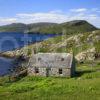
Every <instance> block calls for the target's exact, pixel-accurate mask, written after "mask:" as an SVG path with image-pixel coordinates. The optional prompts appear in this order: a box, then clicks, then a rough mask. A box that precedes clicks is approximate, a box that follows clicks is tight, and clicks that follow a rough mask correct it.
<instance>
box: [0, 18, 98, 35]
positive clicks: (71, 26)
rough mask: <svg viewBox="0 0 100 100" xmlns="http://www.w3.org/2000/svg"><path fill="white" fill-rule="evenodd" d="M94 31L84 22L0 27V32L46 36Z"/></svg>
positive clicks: (93, 28)
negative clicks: (43, 34) (41, 34)
mask: <svg viewBox="0 0 100 100" xmlns="http://www.w3.org/2000/svg"><path fill="white" fill-rule="evenodd" d="M94 30H97V28H96V27H94V26H93V25H91V24H90V23H88V22H87V21H84V20H74V21H70V22H66V23H62V24H56V23H45V22H44V23H33V24H27V25H26V24H22V23H13V24H10V25H5V26H0V31H1V32H25V33H26V32H28V33H30V32H31V33H34V32H36V33H46V34H48V33H50V34H53V33H54V34H59V33H62V32H63V31H64V33H65V34H77V33H83V32H89V31H94Z"/></svg>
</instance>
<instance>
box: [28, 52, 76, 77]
mask: <svg viewBox="0 0 100 100" xmlns="http://www.w3.org/2000/svg"><path fill="white" fill-rule="evenodd" d="M73 58H74V57H73V55H72V54H69V53H38V54H34V55H33V56H32V58H31V59H30V61H29V65H28V74H29V75H34V76H55V77H71V76H74V75H75V61H74V59H73Z"/></svg>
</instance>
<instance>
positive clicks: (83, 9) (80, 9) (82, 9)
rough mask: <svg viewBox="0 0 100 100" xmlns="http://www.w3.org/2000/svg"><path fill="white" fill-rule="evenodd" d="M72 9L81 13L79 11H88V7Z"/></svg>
mask: <svg viewBox="0 0 100 100" xmlns="http://www.w3.org/2000/svg"><path fill="white" fill-rule="evenodd" d="M70 11H71V12H77V13H79V12H86V11H87V9H86V8H79V9H71V10H70Z"/></svg>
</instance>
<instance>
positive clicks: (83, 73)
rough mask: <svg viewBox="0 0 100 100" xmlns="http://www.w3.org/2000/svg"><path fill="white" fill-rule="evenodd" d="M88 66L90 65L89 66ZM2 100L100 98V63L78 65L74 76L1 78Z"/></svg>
mask: <svg viewBox="0 0 100 100" xmlns="http://www.w3.org/2000/svg"><path fill="white" fill-rule="evenodd" d="M87 66H88V67H87ZM0 100H100V64H99V63H98V64H97V65H96V66H94V67H91V66H90V65H89V64H82V65H81V66H80V65H79V67H77V75H76V77H74V78H57V77H56V78H54V77H32V76H27V77H25V78H23V79H21V80H19V81H16V82H12V83H11V82H9V81H8V78H7V77H2V78H0Z"/></svg>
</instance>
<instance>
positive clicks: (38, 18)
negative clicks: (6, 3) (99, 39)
mask: <svg viewBox="0 0 100 100" xmlns="http://www.w3.org/2000/svg"><path fill="white" fill-rule="evenodd" d="M97 11H99V9H96V8H93V9H91V10H88V9H86V8H80V9H70V10H69V11H66V12H63V11H61V10H54V11H50V12H46V13H44V12H40V13H19V14H16V16H14V17H13V18H0V25H3V24H9V23H13V22H21V23H26V24H29V23H37V22H53V23H63V22H67V21H71V20H87V21H89V22H90V23H91V24H94V25H95V26H97V27H100V16H99V12H97ZM73 12H74V13H73Z"/></svg>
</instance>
